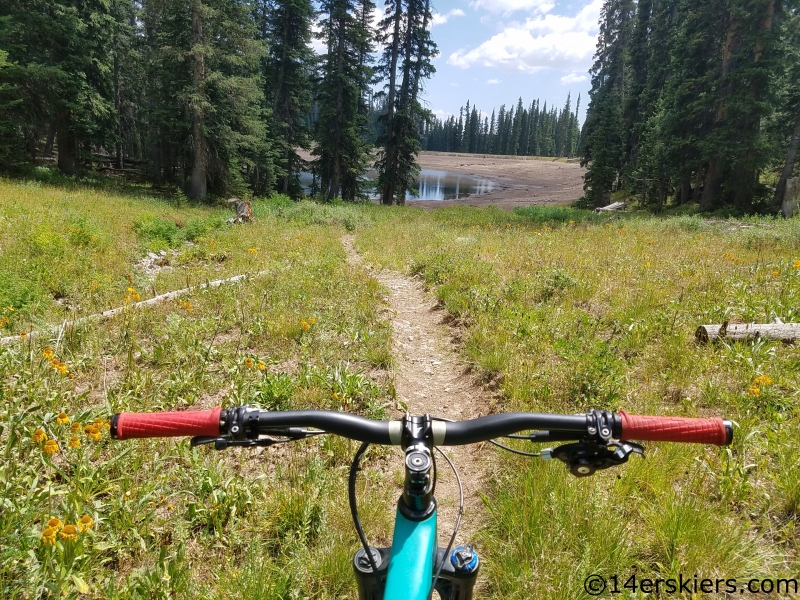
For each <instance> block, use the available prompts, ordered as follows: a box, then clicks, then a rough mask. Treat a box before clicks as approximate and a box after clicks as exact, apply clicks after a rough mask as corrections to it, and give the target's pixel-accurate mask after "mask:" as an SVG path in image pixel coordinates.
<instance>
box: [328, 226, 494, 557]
mask: <svg viewBox="0 0 800 600" xmlns="http://www.w3.org/2000/svg"><path fill="white" fill-rule="evenodd" d="M342 243H343V245H344V247H345V249H346V251H347V257H348V261H349V262H350V263H351V264H353V265H357V266H359V267H362V268H363V267H364V265H363V260H362V257H361V255H360V254H358V252H357V251H356V249H355V247H354V245H353V237H352V236H344V237H343V238H342ZM367 268H369V267H367ZM371 274H372V276H373V277H375V279H377V280H378V281H379V282H380V283H381V284H382V285H383V286H384V287H386V289H387V290H388V292H389V295H388V297H387V299H386V302H387V305H388V308H389V311H390V318H391V322H392V326H393V329H394V335H393V337H392V356H393V358H394V364H393V368H392V370H393V373H392V375H393V376H394V384H395V389H396V391H397V398H398V400H399V401H400V402H402V403H403V404H404V405H405V406H406V408H407V410H408V412H410V413H412V414H425V413H430V414H431V415H432V416H440V417H446V418H449V419H458V420H464V419H471V418H475V417H479V416H483V415H486V414H490V412H491V409H490V407H491V403H492V399H491V395H490V394H489V393H488V392H486V391H485V390H484V389H483V388H482V387H481V386H480V385H478V383H477V382H476V381H475V378H474V377H473V376H472V375H471V373H470V370H469V365H468V364H467V363H465V362H464V361H462V360H461V359H460V358H459V357H458V354H457V348H456V347H455V345H454V344H453V342H452V340H451V338H452V335H451V334H452V331H451V330H450V328H449V327H448V326H447V325H446V324H445V323H444V322H443V320H444V316H445V313H444V312H443V311H441V310H440V309H438V308H437V302H436V300H435V299H433V298H432V297H431V296H430V295H429V294H428V293H427V292H426V291H425V290H424V288H423V286H422V283H421V282H420V281H418V280H416V279H412V278H410V277H406V276H405V275H402V274H400V273H396V272H393V271H388V270H377V269H375V270H371ZM444 450H445V452H446V453H447V454H448V456H449V457H450V459H451V460H452V461H453V463H454V464H455V466H456V468H457V469H458V472H459V474H460V475H461V481H462V484H463V487H464V515H463V517H462V521H461V527H460V529H459V533H458V536H457V538H456V544H462V543H473V542H474V541H475V537H474V534H475V533H476V531H477V530H478V529H480V527H481V525H482V524H483V523H484V522H485V513H484V510H485V509H484V505H483V502H482V501H481V499H480V496H479V495H478V493H479V492H480V491H481V490H482V489H483V487H484V485H483V484H484V482H485V481H486V480H487V477H488V474H489V473H490V464H489V461H490V460H491V454H492V452H493V451H492V449H490V448H489V447H486V445H484V444H473V445H471V446H458V447H449V448H444ZM436 458H437V466H438V481H437V485H436V499H437V501H438V502H439V532H440V534H439V543H440V544H441V545H446V543H447V541H448V540H449V536H450V535H451V533H452V530H453V526H454V524H455V521H456V517H457V514H458V497H459V496H458V484H457V482H456V479H455V477H454V476H453V474H452V471H451V470H450V468H449V466H448V465H447V463H446V461H444V460H442V458H441V456H437V457H436ZM478 550H479V551H480V548H478Z"/></svg>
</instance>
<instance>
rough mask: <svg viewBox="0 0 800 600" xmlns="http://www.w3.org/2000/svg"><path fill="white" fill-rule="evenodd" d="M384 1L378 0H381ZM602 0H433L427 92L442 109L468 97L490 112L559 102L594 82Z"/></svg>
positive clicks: (454, 110) (442, 112) (584, 97)
mask: <svg viewBox="0 0 800 600" xmlns="http://www.w3.org/2000/svg"><path fill="white" fill-rule="evenodd" d="M378 3H379V4H380V0H379V2H378ZM601 7H602V0H472V1H471V2H470V1H463V0H462V1H459V0H435V2H434V4H433V12H434V27H433V28H432V36H433V39H434V41H435V42H436V43H437V45H438V46H439V53H440V54H439V56H438V57H437V58H436V60H435V61H434V65H435V66H436V74H435V75H434V76H433V78H432V79H430V80H428V81H427V83H426V87H425V99H426V101H427V103H428V107H429V108H430V109H431V110H432V111H434V112H435V113H436V114H437V115H438V116H439V117H443V116H447V115H448V114H458V109H459V107H460V106H462V105H464V104H466V102H467V100H470V101H471V103H473V104H474V105H476V106H477V107H478V109H479V110H483V111H485V112H487V113H489V114H491V111H492V109H493V108H499V107H500V105H501V104H505V105H506V107H508V106H509V105H511V104H516V102H517V99H518V98H519V97H520V96H522V101H523V103H524V104H525V105H526V106H527V105H529V104H530V102H531V100H533V99H535V98H539V99H541V101H542V104H544V102H547V104H548V108H549V107H550V106H551V105H552V103H554V102H555V103H556V105H557V106H559V107H561V106H563V104H564V101H565V100H566V98H567V93H568V92H572V108H573V110H574V108H575V100H576V98H577V97H578V93H580V94H581V115H580V118H581V121H582V120H583V116H584V115H585V110H586V105H587V104H588V92H589V89H590V87H591V83H590V81H589V76H588V70H589V67H590V66H591V64H592V55H593V54H594V50H595V44H596V39H597V30H598V19H599V17H600V8H601Z"/></svg>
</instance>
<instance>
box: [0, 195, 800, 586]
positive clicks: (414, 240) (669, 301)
mask: <svg viewBox="0 0 800 600" xmlns="http://www.w3.org/2000/svg"><path fill="white" fill-rule="evenodd" d="M178 204H180V203H179V202H178V203H176V202H174V201H170V200H167V199H163V198H155V197H151V196H148V194H147V193H146V192H145V191H142V192H140V193H136V192H130V191H128V192H125V193H123V192H114V191H102V190H98V189H93V188H91V187H76V186H71V187H56V186H48V185H42V184H40V183H32V182H29V183H24V182H10V181H0V337H2V336H12V335H13V336H17V337H18V338H19V339H18V341H16V342H15V343H12V344H8V345H5V346H2V347H0V381H2V384H0V399H1V400H2V404H0V452H2V453H3V458H2V461H0V540H2V542H0V596H2V597H3V598H41V597H87V598H142V599H144V598H165V599H166V598H226V597H231V598H238V597H242V598H255V599H267V598H355V585H354V581H353V577H352V568H351V565H350V560H351V557H352V553H353V552H354V551H355V550H356V549H357V547H358V541H357V537H356V535H355V532H354V530H353V527H352V524H351V522H350V516H349V509H348V507H347V502H346V485H347V472H348V469H349V463H350V460H351V459H352V456H353V453H354V452H355V449H356V447H357V445H356V444H352V443H350V442H346V441H343V440H340V439H337V438H333V437H321V438H317V439H313V440H309V441H305V442H299V443H295V444H290V445H285V446H276V447H273V448H270V449H265V450H258V451H236V450H228V451H226V452H221V453H217V452H214V451H213V450H211V449H209V448H207V447H205V448H197V449H192V448H191V447H190V446H189V443H188V440H183V441H177V440H134V441H130V442H113V441H111V440H110V439H109V436H108V430H107V419H108V417H109V416H110V414H112V413H114V412H119V411H122V410H139V411H144V410H166V409H180V408H188V407H201V408H210V407H212V406H215V405H217V404H222V405H223V406H231V405H236V404H242V403H249V404H254V405H258V406H262V407H264V408H271V409H288V408H306V407H318V408H332V409H345V410H351V411H355V412H358V413H359V414H363V415H365V416H370V417H373V418H382V417H386V416H387V415H389V414H396V413H394V412H393V410H394V406H395V398H394V387H393V385H392V379H391V365H392V356H391V343H390V341H391V326H390V324H389V323H388V322H387V318H388V317H387V315H386V313H385V311H384V310H383V309H384V308H385V305H384V303H383V298H384V292H383V290H381V288H380V286H379V284H378V283H377V282H376V280H375V279H373V278H371V277H370V275H369V272H368V271H367V270H366V269H365V268H363V267H355V266H351V265H349V264H348V263H347V261H346V254H345V251H344V248H343V246H342V244H341V236H342V235H343V234H344V233H346V232H350V233H352V234H353V235H354V236H355V243H356V247H357V248H358V249H359V251H361V252H362V254H363V256H364V258H365V263H367V264H371V265H375V266H379V267H389V268H392V269H396V270H398V271H402V272H405V273H407V274H413V275H415V276H418V277H420V278H422V280H423V281H424V282H425V283H426V285H427V286H428V288H429V289H430V291H431V293H433V294H435V295H436V297H437V298H438V299H439V300H440V302H441V305H442V306H443V308H444V309H445V310H446V311H447V313H448V315H449V318H450V321H451V323H452V325H453V327H454V328H457V331H458V335H459V336H460V338H461V342H462V353H463V356H464V358H465V360H467V361H469V362H470V363H471V364H472V365H473V366H474V369H475V370H476V372H477V373H478V374H479V376H480V377H481V378H482V379H483V381H485V384H486V386H487V389H488V390H490V391H491V393H494V394H495V395H496V396H497V403H498V405H499V406H500V407H502V408H503V409H505V410H537V411H552V412H562V411H565V412H578V411H585V410H587V409H589V408H609V409H625V410H628V411H629V412H631V413H643V414H646V413H653V414H658V413H663V414H676V415H687V416H711V415H713V416H723V417H726V418H730V419H733V420H735V421H736V423H737V424H738V428H737V430H736V440H735V443H734V445H733V446H732V447H731V448H729V449H718V448H706V447H702V446H691V445H677V444H648V445H647V456H646V459H645V460H640V459H639V458H638V457H633V458H632V459H631V461H630V462H629V463H628V464H627V465H624V466H622V467H620V468H617V469H614V470H612V471H605V472H600V473H598V474H597V475H595V476H594V477H592V478H588V479H582V480H577V479H574V478H572V476H570V475H569V474H568V473H567V471H566V469H565V468H564V466H563V465H562V464H561V463H554V462H545V461H539V460H536V459H526V458H523V457H519V456H515V455H505V454H502V455H493V458H494V459H495V460H496V461H497V464H498V465H499V469H498V471H497V474H496V476H495V477H493V478H492V480H491V481H492V482H491V487H490V488H488V489H486V490H484V494H485V496H484V498H485V502H486V504H487V515H488V521H487V522H486V524H485V527H484V528H483V529H482V531H481V532H480V534H479V538H478V540H476V542H477V546H478V550H479V552H480V553H481V556H482V559H483V560H484V571H483V575H482V577H483V579H484V580H485V584H484V586H483V587H484V593H485V595H488V596H489V597H504V598H505V597H507V598H548V599H551V598H553V599H557V598H563V599H565V600H567V599H575V598H588V597H589V596H588V595H587V594H586V593H585V592H584V591H583V581H584V579H585V578H586V576H587V575H589V574H590V573H599V574H602V575H604V576H606V578H608V576H610V575H613V574H617V575H619V577H620V582H623V581H624V580H625V579H627V576H628V575H630V574H632V573H634V572H635V573H638V574H639V575H640V576H641V577H647V576H650V577H662V578H668V577H672V576H677V575H678V574H683V575H684V576H687V575H688V576H692V575H694V574H698V575H699V576H700V577H709V578H712V579H713V578H716V577H720V578H732V577H736V578H739V579H747V578H749V577H779V576H784V577H785V576H794V575H796V574H797V572H798V571H800V561H799V560H798V555H797V543H798V533H799V532H797V531H796V520H797V515H798V513H800V471H799V470H798V468H797V465H798V460H799V459H800V445H798V443H797V439H798V437H800V424H798V418H797V417H798V409H797V402H798V389H800V387H799V386H798V383H799V378H800V354H798V351H797V348H796V347H795V346H793V345H784V344H781V343H773V342H763V341H759V342H755V343H748V344H733V345H726V344H719V345H714V346H700V345H697V344H696V343H695V342H694V339H693V332H694V330H695V328H696V327H697V326H698V325H700V324H703V323H719V322H722V321H724V320H730V321H732V322H736V321H758V322H767V321H772V320H773V319H774V318H775V317H779V318H781V319H782V320H783V321H785V322H789V321H797V320H798V314H797V313H798V312H799V311H800V221H797V220H795V221H773V220H770V219H756V220H751V221H706V220H703V219H701V218H698V217H686V216H684V217H675V218H671V219H663V218H655V217H648V216H643V215H642V216H630V217H623V218H619V217H608V216H604V217H597V216H595V215H592V214H591V213H587V212H584V211H578V210H572V209H557V208H531V209H522V210H518V211H516V212H514V213H508V212H503V211H499V210H480V209H468V208H460V209H446V210H439V211H433V212H424V211H421V210H418V209H412V208H385V207H378V206H371V205H368V206H365V205H359V206H342V205H333V206H332V205H319V204H314V203H311V202H303V203H298V204H296V203H292V202H290V201H288V200H286V199H282V198H280V197H275V198H272V199H270V200H260V201H256V202H255V203H254V211H255V214H256V217H257V222H256V223H255V224H253V225H245V226H236V227H228V226H226V225H225V224H224V220H225V219H226V218H227V217H228V216H229V212H228V211H226V210H223V209H215V208H204V207H196V206H191V207H186V206H178ZM148 252H152V253H158V252H164V254H163V255H159V258H158V259H157V261H158V262H159V263H160V265H159V266H160V267H161V268H160V269H159V270H158V272H157V273H154V274H152V275H148V274H146V273H145V272H144V271H143V270H142V268H141V267H140V265H142V260H143V259H145V258H147V256H148ZM239 274H247V275H248V278H247V279H245V280H244V281H242V282H239V283H235V284H226V285H222V286H220V287H216V288H198V287H194V288H193V289H192V290H190V291H188V292H187V293H185V294H184V295H183V296H181V297H180V298H177V299H176V300H174V301H170V302H165V303H162V304H159V305H156V306H154V307H150V308H146V309H129V310H127V311H125V312H124V313H123V314H121V315H118V316H117V317H114V318H112V319H109V320H106V321H86V322H83V323H82V324H80V325H78V326H72V327H61V325H62V324H63V323H64V322H65V321H72V320H75V319H79V318H81V317H83V316H87V315H90V314H94V313H97V312H100V311H103V310H106V309H108V308H114V307H118V306H125V305H126V304H132V303H133V302H135V301H136V300H137V299H147V298H149V297H152V296H154V295H156V294H161V293H164V292H167V291H172V290H178V289H183V288H186V287H188V286H197V285H199V284H202V283H204V282H207V281H211V280H217V279H223V278H226V277H231V276H233V275H239ZM33 331H36V332H40V334H41V335H32V334H31V332H33ZM520 447H521V448H522V447H523V446H520ZM526 449H530V448H526ZM487 452H492V453H495V450H493V449H492V450H488V449H487ZM367 464H368V465H377V466H378V467H379V468H367V469H366V470H365V471H364V477H363V479H362V482H361V483H362V485H361V487H360V496H359V504H360V506H361V507H362V520H363V522H364V523H365V528H366V530H367V534H368V536H370V538H371V540H372V541H373V543H377V544H386V543H388V541H389V535H390V533H391V519H390V518H391V509H392V507H393V506H394V502H395V500H396V496H397V493H398V490H399V487H398V484H399V481H398V477H397V474H396V473H397V471H396V470H392V466H395V467H397V466H399V464H400V463H399V462H398V461H397V455H396V454H395V453H394V452H393V451H391V450H380V449H374V451H371V454H370V458H369V459H368V460H367ZM462 476H464V477H469V473H462ZM465 518H467V519H468V518H469V515H466V517H465ZM441 533H442V535H444V534H445V533H446V532H441ZM623 591H624V592H625V593H623V594H620V595H619V597H623V598H624V597H638V596H637V595H636V594H635V593H631V592H630V590H623ZM687 597H688V596H687ZM745 597H746V596H745Z"/></svg>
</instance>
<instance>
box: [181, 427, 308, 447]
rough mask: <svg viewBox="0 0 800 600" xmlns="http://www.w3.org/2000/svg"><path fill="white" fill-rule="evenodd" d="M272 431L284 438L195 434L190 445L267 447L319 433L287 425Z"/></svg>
mask: <svg viewBox="0 0 800 600" xmlns="http://www.w3.org/2000/svg"><path fill="white" fill-rule="evenodd" d="M272 433H277V434H279V435H285V436H286V438H285V439H275V438H272V437H268V436H265V437H259V438H254V439H244V440H233V439H230V438H228V437H216V436H207V435H201V436H195V437H193V438H192V441H191V444H192V447H195V446H204V445H206V444H214V449H215V450H225V449H226V448H230V447H240V448H269V447H270V446H272V445H274V444H281V443H284V442H294V441H297V440H304V439H307V438H310V437H314V436H315V435H319V434H320V432H318V431H308V430H307V429H302V428H300V427H289V428H287V429H277V430H275V431H273V432H272Z"/></svg>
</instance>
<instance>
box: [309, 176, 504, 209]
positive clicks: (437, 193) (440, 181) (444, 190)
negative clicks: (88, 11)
mask: <svg viewBox="0 0 800 600" xmlns="http://www.w3.org/2000/svg"><path fill="white" fill-rule="evenodd" d="M376 176H377V173H376V172H375V171H368V172H367V180H369V181H372V180H374V179H375V177H376ZM300 184H301V185H302V186H303V189H304V190H305V191H306V193H309V192H310V191H311V187H312V177H311V173H300ZM497 189H500V186H499V185H498V184H497V183H496V182H494V181H492V180H491V179H485V178H481V177H472V176H470V175H464V174H462V173H452V172H450V171H436V170H433V169H422V170H421V171H420V172H419V178H418V180H417V182H416V193H410V192H409V193H406V200H408V201H413V200H455V199H458V198H465V197H466V196H475V195H479V194H488V193H490V192H493V191H495V190H497ZM376 196H377V194H376Z"/></svg>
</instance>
